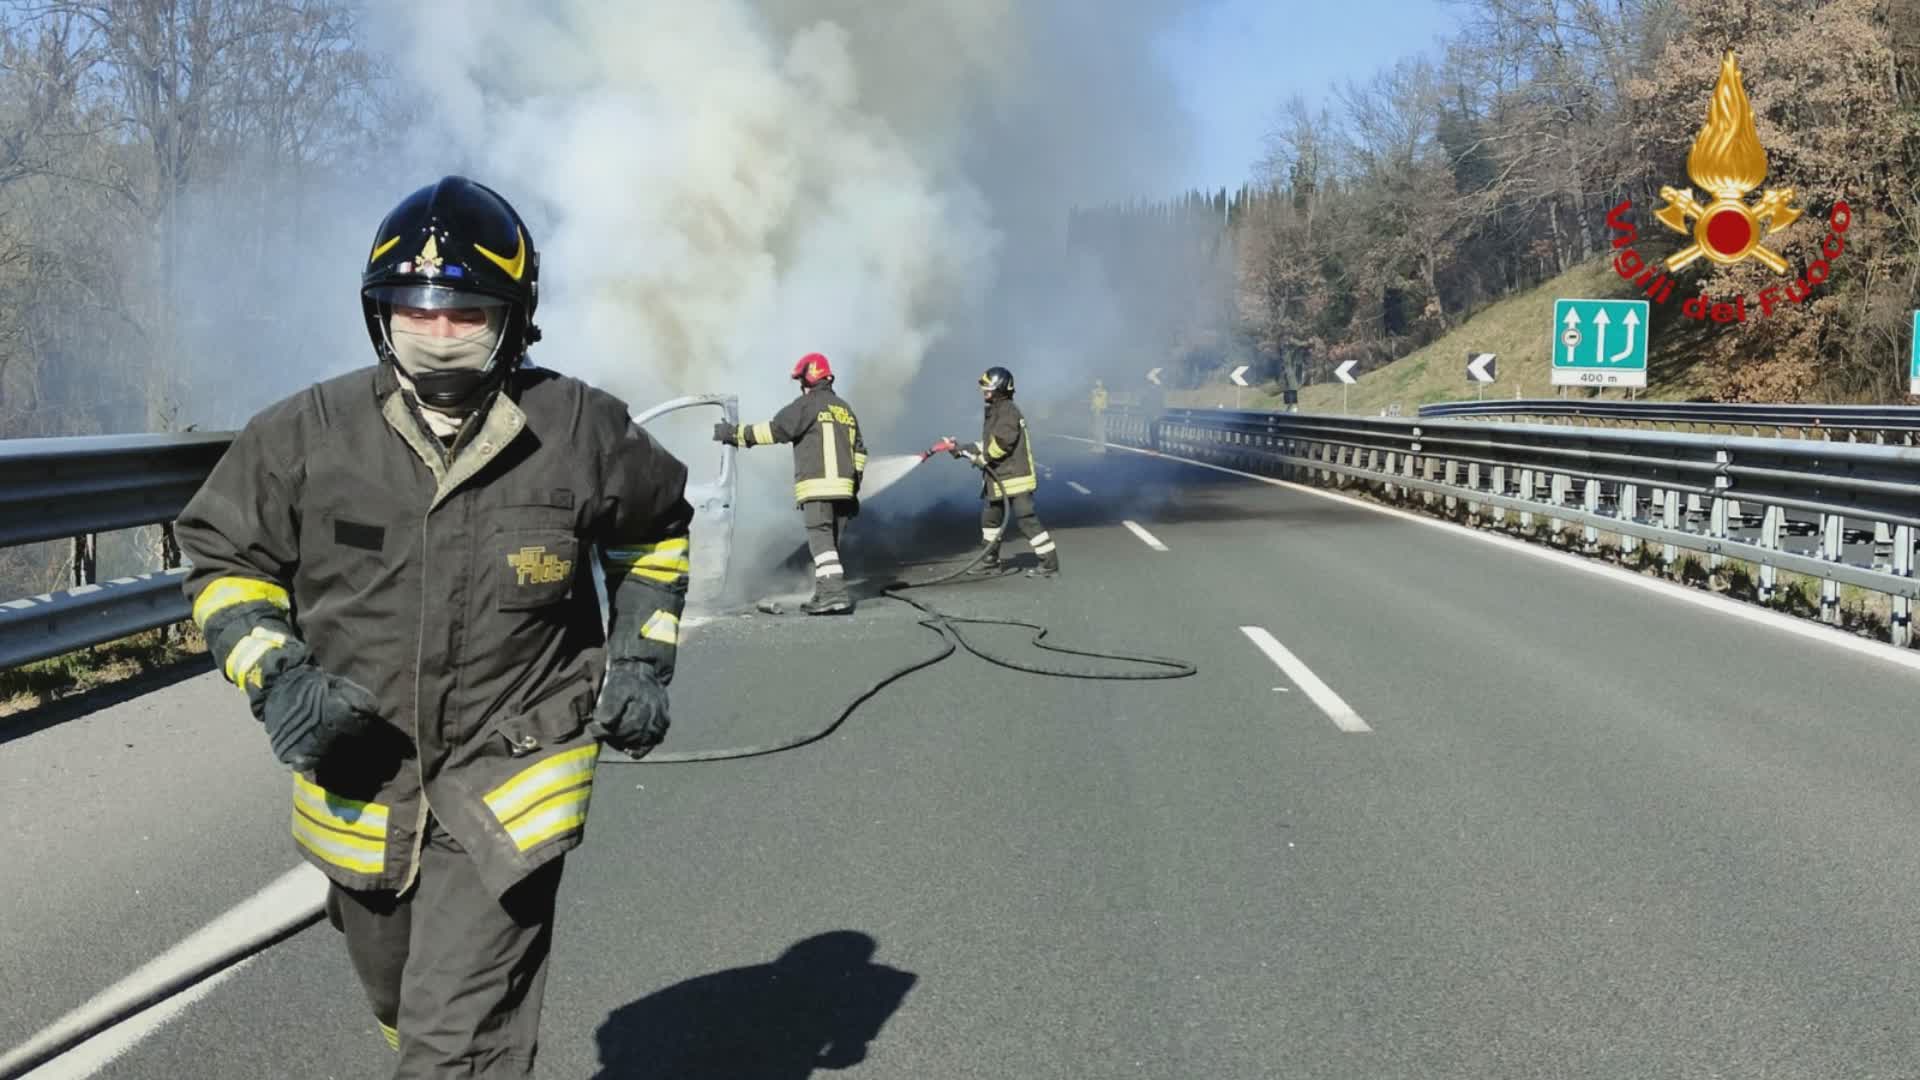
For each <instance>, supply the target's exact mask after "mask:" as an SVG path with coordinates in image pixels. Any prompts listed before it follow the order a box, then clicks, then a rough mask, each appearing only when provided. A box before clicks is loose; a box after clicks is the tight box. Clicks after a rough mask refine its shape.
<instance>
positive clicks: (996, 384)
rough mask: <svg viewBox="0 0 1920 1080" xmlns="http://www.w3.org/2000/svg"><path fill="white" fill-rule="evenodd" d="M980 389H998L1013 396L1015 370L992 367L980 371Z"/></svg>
mask: <svg viewBox="0 0 1920 1080" xmlns="http://www.w3.org/2000/svg"><path fill="white" fill-rule="evenodd" d="M980 389H982V390H997V391H999V392H1001V393H1004V394H1007V395H1008V396H1012V394H1013V372H1011V371H1008V370H1007V369H1006V368H1003V367H990V368H988V369H987V370H985V371H983V372H981V373H980Z"/></svg>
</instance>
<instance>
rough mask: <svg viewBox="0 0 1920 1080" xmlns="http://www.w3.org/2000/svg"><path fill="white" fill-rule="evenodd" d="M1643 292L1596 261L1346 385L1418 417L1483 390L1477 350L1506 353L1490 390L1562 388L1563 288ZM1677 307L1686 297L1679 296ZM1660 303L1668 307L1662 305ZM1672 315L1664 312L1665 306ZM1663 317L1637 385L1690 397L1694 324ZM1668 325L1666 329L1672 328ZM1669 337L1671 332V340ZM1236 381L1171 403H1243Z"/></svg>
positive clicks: (1265, 404)
mask: <svg viewBox="0 0 1920 1080" xmlns="http://www.w3.org/2000/svg"><path fill="white" fill-rule="evenodd" d="M1638 296H1639V293H1638V292H1636V291H1635V290H1634V289H1633V288H1632V287H1631V286H1629V285H1628V284H1627V282H1625V281H1623V280H1621V278H1620V276H1619V275H1618V274H1615V273H1614V272H1613V269H1612V267H1611V265H1610V264H1609V263H1608V262H1606V261H1604V260H1596V261H1594V262H1593V263H1590V264H1588V265H1584V266H1578V267H1575V268H1574V269H1572V270H1569V271H1567V272H1566V273H1564V274H1562V275H1560V276H1559V277H1557V278H1554V279H1553V280H1552V281H1549V282H1547V283H1546V284H1544V285H1541V286H1540V287H1539V288H1536V289H1534V290H1532V291H1531V292H1525V293H1521V294H1519V295H1516V296H1511V297H1508V298H1507V299H1505V300H1501V301H1499V302H1498V303H1495V304H1490V305H1488V306H1487V307H1485V308H1483V309H1481V310H1480V311H1479V312H1477V313H1476V314H1475V315H1474V316H1473V317H1472V318H1470V319H1468V320H1467V321H1466V322H1465V323H1463V324H1462V325H1460V326H1458V327H1455V328H1454V329H1453V330H1452V331H1451V332H1449V333H1447V334H1445V335H1444V336H1442V337H1441V338H1439V339H1438V340H1437V341H1434V342H1433V343H1432V344H1430V345H1427V346H1426V347H1425V348H1422V349H1418V350H1415V351H1414V352H1411V353H1409V354H1407V355H1406V356H1404V357H1401V358H1400V359H1399V360H1396V361H1394V362H1393V363H1391V364H1388V365H1386V366H1385V367H1381V368H1376V369H1374V370H1372V371H1368V372H1364V373H1359V374H1357V376H1356V377H1357V378H1358V379H1359V381H1358V382H1356V383H1354V384H1353V385H1352V386H1349V387H1347V388H1346V390H1347V397H1346V400H1347V406H1346V407H1347V411H1348V412H1349V413H1353V414H1356V415H1377V414H1379V412H1380V411H1381V410H1382V409H1385V408H1386V407H1387V406H1388V405H1390V404H1394V403H1398V404H1399V406H1400V411H1401V414H1402V415H1407V416H1411V415H1412V414H1413V413H1414V411H1415V410H1416V409H1418V408H1419V407H1420V406H1421V405H1425V404H1428V403H1430V402H1436V401H1459V400H1462V399H1470V398H1472V397H1474V392H1475V389H1476V388H1477V387H1479V386H1480V384H1478V383H1475V382H1472V381H1470V380H1468V378H1467V354H1468V353H1469V352H1490V353H1494V354H1495V355H1496V356H1497V357H1498V358H1499V359H1498V363H1497V369H1498V370H1497V375H1498V381H1496V382H1493V383H1490V384H1487V385H1486V387H1485V396H1486V397H1488V398H1495V397H1503V398H1511V397H1515V396H1518V397H1529V398H1538V397H1553V396H1557V395H1558V394H1559V393H1560V388H1558V387H1555V386H1552V385H1550V383H1549V382H1548V380H1549V379H1550V378H1551V373H1550V371H1549V365H1550V361H1549V359H1548V354H1547V349H1548V346H1549V343H1550V342H1551V341H1552V340H1553V336H1552V323H1553V302H1554V300H1555V299H1558V298H1562V297H1600V298H1606V297H1619V298H1621V299H1629V298H1636V297H1638ZM1669 306H1677V302H1676V304H1675V305H1669ZM1655 310H1656V312H1657V311H1658V306H1656V309H1655ZM1663 314H1664V313H1663ZM1662 322H1663V320H1661V319H1660V318H1658V317H1657V316H1656V318H1655V320H1654V323H1655V325H1654V348H1653V354H1652V356H1651V357H1650V358H1649V361H1648V363H1649V367H1650V368H1651V371H1650V373H1649V376H1648V386H1647V388H1646V389H1645V390H1644V391H1636V392H1635V396H1636V397H1641V398H1669V399H1685V398H1688V397H1691V396H1693V395H1694V394H1696V393H1697V392H1698V391H1699V387H1698V385H1697V384H1696V382H1695V381H1694V379H1693V378H1692V377H1691V376H1692V372H1691V371H1690V370H1689V369H1690V365H1689V364H1688V363H1687V360H1686V351H1687V350H1686V348H1685V342H1684V341H1683V340H1680V335H1681V334H1682V333H1684V332H1685V330H1686V329H1687V328H1683V327H1677V326H1672V325H1671V324H1669V325H1668V326H1667V327H1662V325H1661V323H1662ZM1663 331H1664V332H1663ZM1663 339H1664V340H1663ZM1235 389H1236V388H1235V387H1234V385H1233V384H1232V383H1231V382H1227V381H1225V380H1224V379H1222V380H1220V381H1217V382H1213V383H1209V384H1208V385H1206V386H1203V387H1201V388H1199V389H1197V390H1184V391H1180V390H1170V391H1168V392H1167V404H1168V405H1172V406H1188V407H1200V408H1212V407H1214V406H1225V407H1227V408H1232V407H1233V405H1234V390H1235ZM1340 389H1341V384H1340V383H1339V381H1338V380H1334V381H1332V382H1330V383H1325V384H1318V385H1313V386H1308V387H1304V388H1302V390H1301V391H1300V408H1301V410H1302V411H1308V412H1334V413H1337V412H1339V411H1340V408H1341V396H1340ZM1567 394H1568V395H1569V396H1572V395H1574V394H1580V395H1583V396H1592V392H1591V391H1588V390H1585V389H1579V388H1568V389H1567ZM1626 395H1627V392H1626V391H1625V390H1621V389H1609V390H1603V391H1601V392H1600V396H1603V397H1608V398H1624V397H1626ZM1240 407H1241V408H1245V409H1283V408H1285V407H1286V406H1285V405H1284V404H1282V402H1281V397H1280V388H1279V387H1278V386H1273V385H1268V386H1249V387H1247V388H1245V389H1243V390H1240Z"/></svg>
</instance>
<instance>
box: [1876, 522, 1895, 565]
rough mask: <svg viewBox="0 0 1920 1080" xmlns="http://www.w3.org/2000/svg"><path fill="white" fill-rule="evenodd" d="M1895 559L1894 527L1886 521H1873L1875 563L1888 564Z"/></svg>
mask: <svg viewBox="0 0 1920 1080" xmlns="http://www.w3.org/2000/svg"><path fill="white" fill-rule="evenodd" d="M1892 561H1893V527H1892V526H1890V525H1888V524H1887V523H1886V522H1884V521H1876V522H1874V523H1873V565H1874V566H1875V567H1881V566H1886V565H1888V564H1890V563H1891V562H1892Z"/></svg>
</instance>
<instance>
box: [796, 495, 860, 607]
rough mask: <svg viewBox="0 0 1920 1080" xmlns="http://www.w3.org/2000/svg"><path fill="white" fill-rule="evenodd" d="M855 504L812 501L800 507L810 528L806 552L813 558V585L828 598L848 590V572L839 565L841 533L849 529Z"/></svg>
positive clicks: (802, 517) (837, 501)
mask: <svg viewBox="0 0 1920 1080" xmlns="http://www.w3.org/2000/svg"><path fill="white" fill-rule="evenodd" d="M851 509H852V504H850V503H847V502H842V501H840V500H837V499H813V500H810V501H808V502H804V503H801V504H800V516H801V520H803V521H805V522H806V525H807V550H808V551H809V552H811V553H812V554H813V585H814V588H815V590H817V591H818V592H820V593H822V594H826V595H839V594H842V593H845V592H846V590H847V577H846V570H845V568H843V567H842V566H841V565H840V533H841V532H842V531H843V530H844V529H846V527H847V518H848V516H849V513H848V512H849V511H850V510H851Z"/></svg>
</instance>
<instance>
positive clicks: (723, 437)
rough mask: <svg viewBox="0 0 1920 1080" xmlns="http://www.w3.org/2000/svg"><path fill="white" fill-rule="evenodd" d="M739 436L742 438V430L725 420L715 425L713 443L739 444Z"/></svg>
mask: <svg viewBox="0 0 1920 1080" xmlns="http://www.w3.org/2000/svg"><path fill="white" fill-rule="evenodd" d="M739 436H740V429H739V428H738V427H735V426H734V425H732V424H729V423H727V422H726V421H725V420H722V421H720V422H719V423H717V424H715V425H713V441H714V442H723V443H732V442H738V441H739Z"/></svg>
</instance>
